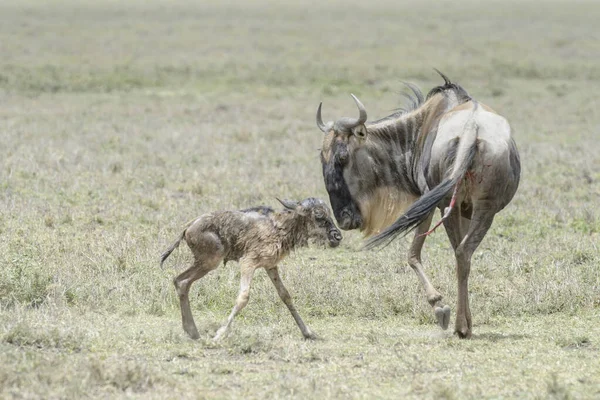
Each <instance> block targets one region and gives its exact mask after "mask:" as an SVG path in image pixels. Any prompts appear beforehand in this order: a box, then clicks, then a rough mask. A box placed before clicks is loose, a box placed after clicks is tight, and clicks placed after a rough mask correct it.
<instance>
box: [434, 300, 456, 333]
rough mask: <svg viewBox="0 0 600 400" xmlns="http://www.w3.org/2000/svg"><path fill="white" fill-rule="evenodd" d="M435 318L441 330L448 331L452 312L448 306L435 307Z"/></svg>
mask: <svg viewBox="0 0 600 400" xmlns="http://www.w3.org/2000/svg"><path fill="white" fill-rule="evenodd" d="M434 312H435V318H436V319H437V324H438V325H439V326H440V328H442V329H443V330H446V329H448V325H450V314H451V313H452V311H451V310H450V307H449V306H448V305H445V306H444V307H436V308H435V310H434Z"/></svg>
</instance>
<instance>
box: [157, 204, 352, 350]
mask: <svg viewBox="0 0 600 400" xmlns="http://www.w3.org/2000/svg"><path fill="white" fill-rule="evenodd" d="M280 202H281V203H282V204H283V205H284V207H285V209H284V210H282V211H274V210H273V209H271V208H269V207H264V206H260V207H254V208H250V209H246V210H241V211H220V212H215V213H209V214H204V215H202V216H200V217H199V218H197V219H195V220H193V221H191V222H190V223H189V224H188V225H187V226H186V228H185V229H184V231H183V232H182V234H181V236H180V237H179V238H178V239H177V241H175V243H173V244H172V245H171V246H169V248H168V249H167V250H166V251H165V252H164V253H163V254H162V256H161V265H162V264H163V262H164V261H165V260H166V259H167V257H169V255H170V254H171V253H172V252H173V250H175V249H176V248H177V247H178V246H179V243H180V242H181V241H182V240H185V242H186V243H187V244H188V246H189V248H190V250H191V251H192V253H193V254H194V262H193V264H192V266H191V267H190V268H188V269H187V270H186V271H184V272H183V273H181V274H180V275H179V276H177V277H176V278H175V279H174V280H173V283H174V284H175V288H176V289H177V293H178V295H179V302H180V306H181V318H182V323H183V329H184V331H185V332H186V333H187V334H188V335H189V336H190V337H192V338H193V339H197V338H198V337H199V334H198V330H197V328H196V324H195V323H194V318H193V316H192V312H191V309H190V304H189V297H188V293H189V290H190V286H191V285H192V283H193V282H194V281H196V280H198V279H200V278H202V277H203V276H204V275H206V274H207V273H208V272H210V271H212V270H214V269H216V268H217V267H218V266H219V265H220V263H221V261H224V263H227V261H239V263H240V267H241V285H240V292H239V295H238V298H237V301H236V304H235V307H233V310H232V312H231V314H230V315H229V318H228V320H227V323H226V324H225V325H223V326H222V327H221V328H220V329H219V330H218V331H217V334H216V335H215V337H214V340H219V339H220V338H222V337H223V336H224V335H225V334H226V333H227V332H228V330H229V327H230V325H231V323H232V321H233V319H234V317H235V315H236V314H237V313H239V312H240V311H241V310H242V309H243V308H244V307H245V306H246V304H247V303H248V298H249V293H250V282H251V280H252V276H253V275H254V271H255V270H256V269H257V268H265V269H266V270H267V274H268V275H269V278H270V279H271V281H272V282H273V284H274V285H275V288H276V289H277V293H278V294H279V296H280V297H281V300H282V301H283V302H284V303H285V305H286V306H287V307H288V309H289V310H290V312H291V314H292V316H293V317H294V319H295V320H296V323H297V324H298V327H299V328H300V330H301V331H302V334H303V335H304V337H305V338H309V339H311V338H314V335H313V333H312V332H311V331H310V329H309V328H308V327H307V326H306V325H305V324H304V322H303V321H302V319H301V318H300V315H299V314H298V312H297V311H296V309H295V307H294V305H293V303H292V299H291V297H290V294H289V293H288V291H287V290H286V288H285V286H284V285H283V283H282V282H281V279H280V277H279V272H278V270H277V264H278V263H279V262H280V261H281V260H282V259H283V258H284V257H285V256H287V255H288V254H289V253H290V251H292V250H294V249H295V248H298V247H302V246H306V245H307V244H308V241H309V240H311V239H312V240H315V241H317V242H320V243H325V242H327V243H329V246H331V247H336V246H338V245H339V243H340V241H341V240H342V235H341V233H340V231H339V230H338V229H337V227H336V226H335V224H334V223H333V221H332V219H331V213H330V211H329V208H328V207H327V205H326V204H325V203H324V202H323V201H322V200H319V199H315V198H308V199H306V200H303V201H302V202H299V203H295V202H290V201H285V200H284V201H282V200H280Z"/></svg>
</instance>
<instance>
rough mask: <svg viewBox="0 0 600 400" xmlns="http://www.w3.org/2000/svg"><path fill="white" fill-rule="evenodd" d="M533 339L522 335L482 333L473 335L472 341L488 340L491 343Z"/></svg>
mask: <svg viewBox="0 0 600 400" xmlns="http://www.w3.org/2000/svg"><path fill="white" fill-rule="evenodd" d="M529 338H531V336H530V335H523V334H520V333H494V332H489V333H481V334H478V335H473V337H472V338H471V340H487V341H490V342H499V341H501V340H507V339H508V340H523V339H529Z"/></svg>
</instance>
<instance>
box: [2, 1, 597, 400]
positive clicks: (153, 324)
mask: <svg viewBox="0 0 600 400" xmlns="http://www.w3.org/2000/svg"><path fill="white" fill-rule="evenodd" d="M432 4H434V5H432ZM595 9H597V6H595V4H594V3H593V2H577V3H576V4H571V3H567V2H545V3H544V5H543V6H542V7H539V3H538V2H531V3H527V2H506V1H503V2H486V3H485V4H481V3H479V2H461V3H460V4H456V2H454V3H439V2H435V3H433V2H432V3H427V2H425V3H423V2H391V1H386V0H382V1H376V2H369V3H368V4H366V3H364V2H363V3H358V2H357V4H353V5H352V6H349V5H347V2H328V3H326V4H322V3H321V2H319V3H315V4H312V5H311V6H310V7H309V6H306V5H304V4H302V5H300V4H298V5H285V6H284V5H282V4H279V3H277V4H271V3H267V1H266V0H256V1H251V2H244V3H243V4H235V3H226V2H225V3H223V2H220V3H219V4H218V5H217V4H216V3H214V4H212V3H207V4H196V3H191V2H185V1H183V0H179V1H177V2H169V4H168V5H167V3H160V2H157V1H154V2H142V1H141V0H140V1H132V2H127V6H123V5H122V4H120V3H119V2H114V1H108V0H107V1H102V2H96V3H94V4H91V3H90V4H87V3H86V4H85V5H84V4H83V3H75V2H73V3H68V2H66V1H64V0H59V1H52V2H48V3H40V2H34V1H25V2H18V3H15V2H5V1H2V2H0V52H1V54H2V59H1V60H0V143H2V146H0V265H2V267H1V268H2V272H1V273H0V321H2V322H3V323H2V324H0V397H15V398H78V397H82V396H90V397H104V398H105V397H140V398H151V397H156V398H164V397H166V396H171V397H176V396H178V397H190V398H197V397H201V398H223V397H242V396H244V397H250V398H259V397H260V398H262V397H276V398H282V397H298V398H306V397H315V396H317V395H318V396H319V397H325V398H339V397H343V398H346V397H351V398H370V397H376V398H398V397H403V398H407V397H413V398H449V399H451V398H462V397H467V398H482V397H492V398H499V397H516V398H549V397H552V398H561V399H563V398H594V397H598V396H600V378H598V377H600V365H599V364H598V361H597V360H598V356H599V351H600V345H599V344H600V325H599V323H598V321H599V319H598V317H599V314H600V268H599V267H598V266H599V264H600V252H599V251H598V243H599V242H600V241H599V238H600V213H599V212H598V199H599V198H600V157H599V156H598V154H599V153H600V145H599V144H598V140H597V138H598V134H599V133H600V132H599V131H600V118H599V114H598V101H597V99H596V93H595V91H593V90H592V89H594V87H595V86H594V85H596V86H597V82H598V80H599V79H600V46H599V43H600V40H598V39H600V38H599V37H598V33H597V29H596V25H597V21H596V20H595V17H594V13H593V11H594V10H595ZM549 27H552V29H550V28H549ZM432 66H435V67H437V68H439V69H441V70H442V71H444V72H446V73H447V74H448V75H449V76H450V77H451V78H453V79H454V80H456V81H458V82H459V83H461V84H463V85H464V86H465V87H466V88H467V90H469V92H470V93H471V94H472V95H473V96H475V97H476V98H477V99H479V100H480V101H483V102H485V103H487V104H489V105H490V106H492V107H493V108H495V109H497V110H498V111H500V112H501V113H502V114H504V115H506V116H507V117H508V118H509V120H510V121H511V123H512V125H513V128H514V130H515V137H516V139H517V142H518V145H519V148H520V151H521V157H522V162H523V179H522V185H521V187H520V189H519V192H518V193H517V196H516V197H515V199H514V200H513V202H512V203H511V205H510V206H509V207H508V208H507V209H506V210H505V211H504V212H502V213H501V214H500V215H499V216H498V217H497V219H496V221H495V224H494V226H493V228H492V230H491V231H490V233H489V234H488V236H487V237H486V239H485V240H484V242H483V244H482V246H481V248H480V250H479V251H478V253H476V255H475V257H474V263H473V265H474V267H473V273H472V280H471V302H472V311H473V315H474V323H475V329H474V333H475V337H474V339H473V340H471V341H459V340H458V339H455V338H453V337H451V336H449V335H448V334H446V333H443V332H439V331H438V330H437V329H436V327H435V326H434V325H433V318H432V315H431V312H430V309H429V307H428V306H427V304H426V302H425V299H424V294H423V292H422V290H421V289H420V287H419V285H418V282H417V279H416V277H415V276H414V274H413V273H412V271H410V270H409V269H408V268H407V266H406V263H405V258H406V256H405V253H406V247H407V243H406V241H403V240H399V241H397V242H396V243H394V244H393V245H392V246H390V247H389V248H387V249H386V250H384V251H380V252H359V251H357V249H358V248H359V246H360V243H361V238H360V236H359V235H358V234H357V233H354V232H349V233H345V240H344V242H343V244H342V246H340V248H338V249H335V250H326V251H325V250H321V249H309V250H307V251H303V252H301V253H298V254H296V255H295V256H293V257H292V258H290V259H289V260H287V261H286V262H285V265H283V266H282V269H283V271H282V273H283V279H284V280H285V282H286V284H287V286H288V287H289V289H290V291H291V292H292V295H293V297H294V299H295V302H296V304H297V307H298V309H299V311H300V313H301V314H302V315H303V316H304V318H305V320H306V322H307V323H308V325H309V326H311V328H313V330H314V331H315V332H316V333H318V334H319V335H320V336H322V338H323V339H322V340H320V341H317V342H314V343H313V342H305V341H303V340H302V339H301V335H300V334H299V332H297V328H296V327H295V325H294V322H293V320H292V318H291V317H290V316H289V315H288V312H287V310H286V309H285V307H284V306H283V305H282V304H280V301H279V299H278V298H277V295H276V293H275V291H274V289H273V288H272V287H271V286H272V285H271V284H270V282H269V281H268V279H266V277H265V274H264V273H258V274H257V277H256V284H255V286H253V291H252V295H251V300H250V304H249V306H248V308H247V309H246V310H244V312H243V314H242V315H241V316H240V318H239V320H238V321H236V322H237V324H235V326H234V329H233V333H232V334H231V335H230V337H229V338H228V339H227V340H226V341H225V342H223V343H222V344H219V345H214V344H212V343H210V342H209V341H208V340H207V338H208V337H210V335H211V334H214V332H215V330H216V328H217V327H218V326H219V323H220V322H222V320H223V319H224V318H225V316H226V315H227V313H228V312H229V310H230V307H231V306H232V305H233V301H234V298H235V292H236V288H237V284H238V272H237V268H236V266H234V265H228V266H227V268H223V269H220V270H218V271H217V272H215V273H213V274H211V275H209V276H207V277H206V278H204V279H203V280H202V281H201V282H200V283H199V284H197V285H196V286H195V287H194V288H193V292H192V293H193V294H192V305H193V310H194V313H195V315H196V320H197V323H198V325H199V330H200V332H201V334H203V335H204V339H201V340H200V341H197V342H193V341H190V340H188V339H187V338H186V337H185V336H184V333H183V331H182V330H181V328H180V321H179V318H180V317H179V310H178V304H177V299H176V297H175V291H174V289H173V288H172V284H171V279H172V277H173V276H175V275H176V274H177V272H178V271H179V270H180V269H181V268H182V267H183V264H185V263H187V262H189V261H190V255H189V254H188V253H187V252H186V251H185V250H182V251H179V252H177V253H175V257H173V260H170V261H171V262H172V264H170V266H169V267H168V268H165V269H164V270H161V269H160V268H159V267H158V256H159V254H160V253H161V252H162V251H163V250H164V248H165V247H166V246H167V245H168V243H170V242H171V240H172V239H174V238H175V236H176V235H177V234H178V233H179V232H180V229H181V225H182V224H183V223H184V222H186V221H188V220H189V219H191V218H193V217H195V216H197V215H199V214H201V213H203V212H206V211H209V210H214V209H223V208H240V207H247V206H251V205H257V204H269V205H273V206H276V205H277V204H276V201H275V200H274V196H282V197H288V198H303V197H307V196H318V197H322V198H326V197H327V194H326V192H325V189H324V187H323V183H322V177H321V171H320V164H319V161H318V147H319V146H320V132H319V131H318V129H316V127H315V126H314V113H315V110H316V106H317V105H318V102H319V101H324V109H323V115H324V118H326V119H333V118H336V117H339V116H342V115H354V114H353V113H355V108H354V106H353V103H352V101H351V99H350V97H349V95H348V94H349V92H354V93H356V94H358V95H360V97H361V100H362V101H363V102H364V103H365V105H366V107H367V110H368V111H369V112H370V114H369V115H370V118H373V119H374V118H378V117H382V116H384V115H386V114H387V113H389V111H390V110H391V109H393V108H395V107H397V106H398V105H399V103H398V101H399V96H398V92H399V91H400V90H401V89H402V85H401V83H400V81H401V80H410V81H412V82H415V83H417V84H419V85H420V86H421V87H422V88H423V89H424V90H427V89H428V88H429V87H431V86H432V85H434V84H437V83H439V78H437V77H436V76H435V74H434V73H433V72H432V71H431V68H430V67H432ZM449 248H450V246H449V243H448V241H447V239H446V238H445V237H444V234H443V233H442V232H440V233H436V234H435V235H433V237H431V238H429V239H428V242H427V243H426V245H425V258H426V268H427V270H428V271H429V273H430V275H431V278H432V279H433V281H434V282H435V284H436V286H437V287H438V288H439V290H440V291H441V292H442V293H444V294H445V295H446V298H447V299H448V301H449V303H450V304H453V303H454V302H455V299H456V289H455V280H454V270H453V262H452V255H451V252H450V250H449Z"/></svg>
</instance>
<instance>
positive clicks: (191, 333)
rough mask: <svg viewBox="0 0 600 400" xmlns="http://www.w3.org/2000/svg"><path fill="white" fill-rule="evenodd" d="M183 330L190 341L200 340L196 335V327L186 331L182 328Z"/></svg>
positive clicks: (198, 335)
mask: <svg viewBox="0 0 600 400" xmlns="http://www.w3.org/2000/svg"><path fill="white" fill-rule="evenodd" d="M183 330H184V331H185V333H187V334H188V336H189V337H190V338H191V339H194V340H197V339H199V338H200V334H199V333H198V329H196V327H194V328H188V329H185V328H184V329H183Z"/></svg>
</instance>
